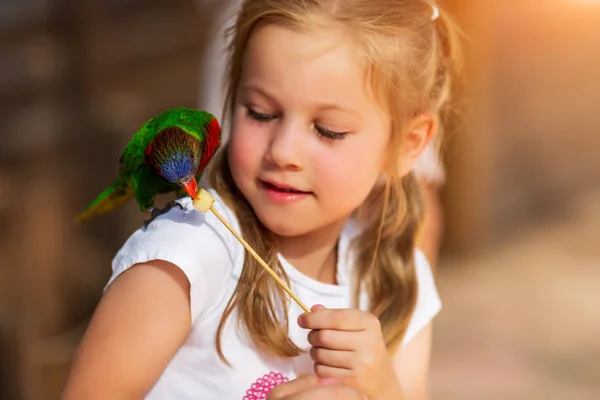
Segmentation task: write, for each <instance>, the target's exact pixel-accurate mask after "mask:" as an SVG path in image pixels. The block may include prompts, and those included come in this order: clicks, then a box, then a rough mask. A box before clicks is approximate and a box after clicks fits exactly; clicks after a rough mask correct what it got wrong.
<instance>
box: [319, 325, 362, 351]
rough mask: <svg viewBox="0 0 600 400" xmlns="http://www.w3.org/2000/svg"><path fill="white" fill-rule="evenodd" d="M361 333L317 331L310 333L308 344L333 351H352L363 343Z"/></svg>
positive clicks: (329, 330)
mask: <svg viewBox="0 0 600 400" xmlns="http://www.w3.org/2000/svg"><path fill="white" fill-rule="evenodd" d="M360 336H361V334H360V333H359V332H345V331H335V330H331V329H317V330H312V331H310V332H308V335H307V338H308V343H310V344H311V345H313V346H315V347H324V348H326V349H331V350H348V351H352V350H355V349H356V348H357V347H358V343H360V342H361V338H360Z"/></svg>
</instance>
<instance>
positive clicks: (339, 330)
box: [298, 305, 402, 400]
mask: <svg viewBox="0 0 600 400" xmlns="http://www.w3.org/2000/svg"><path fill="white" fill-rule="evenodd" d="M311 311H312V312H311V313H304V314H302V315H300V317H299V318H298V324H299V325H300V326H301V327H303V328H306V329H311V331H310V332H309V333H308V342H309V343H310V344H311V345H312V346H313V347H312V348H311V349H310V356H311V358H312V359H313V360H314V362H315V373H316V375H317V376H318V377H320V378H330V379H333V380H335V381H338V382H340V383H341V384H344V385H347V386H350V387H353V388H355V389H357V390H359V391H360V392H361V393H364V394H365V395H366V397H368V398H369V399H370V400H372V399H385V398H390V399H391V398H394V399H401V398H402V391H401V388H400V384H399V382H398V379H397V377H396V373H395V372H394V367H393V363H392V358H391V356H390V355H389V353H388V351H387V348H386V346H385V342H384V340H383V335H382V333H381V327H380V324H379V320H378V319H377V318H376V317H375V316H374V315H373V314H370V313H368V312H365V311H360V310H354V309H344V310H333V309H326V308H325V307H324V306H322V305H315V306H313V307H312V309H311Z"/></svg>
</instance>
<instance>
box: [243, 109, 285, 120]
mask: <svg viewBox="0 0 600 400" xmlns="http://www.w3.org/2000/svg"><path fill="white" fill-rule="evenodd" d="M246 109H247V110H248V111H246V116H248V117H249V118H251V119H253V120H255V121H257V122H270V121H272V120H274V119H275V118H277V116H275V115H270V114H263V113H259V112H256V111H254V110H253V109H251V108H250V107H246Z"/></svg>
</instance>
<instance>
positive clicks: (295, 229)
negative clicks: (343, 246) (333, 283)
mask: <svg viewBox="0 0 600 400" xmlns="http://www.w3.org/2000/svg"><path fill="white" fill-rule="evenodd" d="M389 135H390V121H389V117H388V116H387V115H386V113H385V112H384V111H383V110H382V109H381V108H380V107H379V105H378V103H377V102H376V100H375V98H374V96H373V94H372V92H371V91H370V90H369V86H368V85H367V84H366V75H365V71H364V68H363V66H362V65H361V63H360V60H359V58H358V55H357V54H356V51H355V50H354V49H353V46H352V43H351V42H350V41H349V40H348V39H347V38H346V37H344V35H343V33H342V32H340V31H338V30H335V29H331V30H330V31H325V32H319V33H318V34H316V33H314V34H309V33H302V32H299V31H294V30H291V29H288V28H284V27H281V26H275V25H269V26H264V27H261V28H258V29H257V30H255V32H254V33H253V34H252V36H251V38H250V41H249V43H248V47H247V49H246V52H245V55H244V60H243V72H242V76H241V80H240V83H239V87H238V91H237V94H236V104H235V112H234V119H233V130H232V135H231V139H230V145H229V160H230V167H231V172H232V175H233V178H234V180H235V182H236V184H237V186H238V187H239V189H240V190H241V192H242V193H243V194H244V196H245V197H246V199H247V200H248V201H249V202H250V204H251V206H252V208H253V209H254V212H255V213H256V215H257V216H258V218H259V219H260V221H261V222H262V223H263V224H264V225H265V226H266V227H267V228H268V229H269V230H270V231H272V232H273V233H275V234H276V235H279V236H299V235H303V234H307V233H311V232H314V231H316V230H317V229H321V228H324V227H327V226H338V227H339V226H340V225H341V224H343V222H345V221H346V219H347V218H348V217H349V216H350V214H352V212H353V211H354V210H355V209H356V208H357V207H358V206H360V204H361V203H362V202H363V200H364V199H365V198H366V197H367V195H368V194H369V192H370V191H371V189H372V187H373V185H374V184H375V182H376V180H377V178H378V176H379V174H380V172H381V170H382V167H383V161H384V153H385V150H386V146H387V144H388V140H389Z"/></svg>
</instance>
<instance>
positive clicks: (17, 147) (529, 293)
mask: <svg viewBox="0 0 600 400" xmlns="http://www.w3.org/2000/svg"><path fill="white" fill-rule="evenodd" d="M201 3H202V4H201ZM215 3H216V2H215V1H204V0H196V1H193V0H189V1H188V0H171V1H158V0H102V1H100V0H54V1H53V0H18V1H17V0H12V1H11V0H4V1H0V116H1V118H2V121H3V123H2V132H1V133H0V138H1V141H0V232H1V234H2V240H0V254H1V257H0V356H1V359H0V362H1V364H0V399H6V400H13V399H24V400H38V399H39V400H46V399H56V398H58V395H59V393H60V390H61V389H62V385H63V384H64V381H65V379H66V376H67V374H68V371H69V367H70V363H71V361H72V357H73V354H74V351H75V349H76V347H77V345H78V342H79V340H80V338H81V335H82V334H83V332H84V330H85V327H86V325H87V322H88V320H89V318H90V316H91V314H92V312H93V310H94V307H95V305H96V303H97V301H98V300H99V298H100V296H101V294H102V289H103V287H104V285H105V283H106V282H107V280H108V278H109V276H110V272H111V271H110V261H111V259H112V257H113V255H114V253H115V252H116V251H117V250H118V248H119V247H120V246H121V245H122V243H123V241H124V240H125V239H126V238H127V237H128V236H129V235H130V234H131V233H132V232H133V230H135V229H136V228H137V227H138V226H139V224H140V223H141V222H142V220H143V219H144V218H145V216H144V215H142V213H141V212H140V211H139V209H137V208H136V206H135V205H134V204H130V205H128V206H126V207H124V208H122V209H120V210H118V211H116V212H114V213H112V214H109V215H106V216H103V217H101V218H97V219H95V220H93V221H91V222H90V223H87V224H84V225H76V224H74V223H73V222H72V221H73V217H74V216H75V215H76V214H77V213H79V212H80V211H81V210H82V209H83V208H84V207H85V206H86V205H87V204H88V202H90V201H91V200H92V199H93V198H94V197H95V196H96V195H97V194H98V193H99V191H100V190H101V189H104V188H105V187H106V186H107V185H108V184H109V183H110V182H111V181H112V179H113V178H114V177H115V176H116V173H117V168H118V158H119V156H120V153H121V150H122V149H123V147H124V146H125V144H126V143H127V142H128V141H129V139H130V138H131V136H132V135H133V133H134V132H135V131H136V130H137V129H138V128H139V127H140V126H141V124H142V123H143V122H144V121H146V120H147V119H148V118H149V117H151V116H153V115H155V114H157V113H159V112H161V111H163V110H164V109H166V108H169V107H175V106H188V107H195V106H197V104H198V98H199V97H198V93H199V76H200V74H201V73H202V71H201V67H200V66H201V62H200V61H201V57H202V54H203V50H204V49H205V47H206V38H207V35H208V33H207V32H208V28H209V27H210V24H211V21H212V20H213V17H212V15H211V10H212V5H211V4H215ZM439 3H440V4H441V5H442V6H444V7H445V8H447V9H448V10H449V11H451V12H452V13H453V14H454V15H455V16H456V18H457V19H458V20H459V22H460V23H461V25H462V26H463V29H465V31H466V32H467V33H468V34H469V36H470V37H471V41H472V43H471V46H470V49H469V53H468V57H469V72H470V75H469V79H470V81H471V89H470V93H469V95H470V96H469V98H470V100H469V101H470V103H471V105H472V106H473V110H474V111H473V112H472V116H469V118H468V123H467V124H465V126H463V127H460V128H459V129H454V130H453V131H452V133H451V135H450V136H449V138H448V142H447V145H446V150H445V153H444V159H445V162H446V166H447V167H446V168H447V183H446V186H445V188H444V191H443V196H442V198H443V205H444V210H445V211H444V212H445V214H444V218H445V219H444V223H445V233H444V237H443V243H442V252H441V255H440V261H439V266H438V268H437V269H436V279H437V285H438V289H439V291H440V295H441V297H442V301H443V303H444V309H443V311H442V313H441V314H440V315H439V316H438V317H437V318H436V322H435V324H436V325H435V338H434V350H433V359H432V391H433V399H440V400H446V399H447V400H453V399H465V400H470V399H551V400H552V399H600V339H598V336H597V335H598V333H599V332H600V295H599V294H598V293H599V288H600V68H599V66H600V0H598V1H594V0H503V1H493V0H477V1H476V0H471V1H467V0H444V1H440V2H439Z"/></svg>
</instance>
